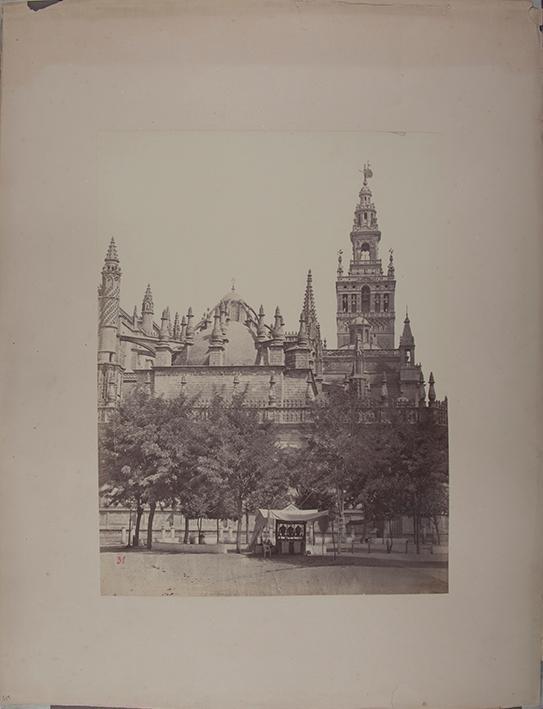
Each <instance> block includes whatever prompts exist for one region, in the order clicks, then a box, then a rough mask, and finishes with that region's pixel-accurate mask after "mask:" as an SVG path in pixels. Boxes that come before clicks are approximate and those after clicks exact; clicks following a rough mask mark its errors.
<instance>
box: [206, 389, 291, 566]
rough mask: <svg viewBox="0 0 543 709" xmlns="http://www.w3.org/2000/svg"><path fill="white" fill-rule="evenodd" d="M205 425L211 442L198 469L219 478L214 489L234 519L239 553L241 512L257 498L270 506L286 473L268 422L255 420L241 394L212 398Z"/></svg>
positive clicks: (281, 488) (283, 485)
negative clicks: (230, 397) (224, 398)
mask: <svg viewBox="0 0 543 709" xmlns="http://www.w3.org/2000/svg"><path fill="white" fill-rule="evenodd" d="M206 424H207V426H208V427H209V433H210V434H211V437H212V439H213V445H212V446H211V448H210V450H209V452H208V454H207V455H205V456H202V458H201V459H200V461H199V466H198V468H199V470H200V472H201V474H203V475H205V476H207V477H208V479H212V480H215V481H220V482H218V484H217V489H218V490H219V491H221V494H222V495H224V496H225V498H224V499H225V500H227V501H228V503H227V507H229V508H232V509H233V510H234V514H233V517H234V518H235V519H236V520H237V533H236V549H237V551H238V552H239V551H240V550H241V530H242V520H243V514H244V512H245V511H247V510H249V509H250V508H251V507H252V505H254V504H255V503H256V501H257V500H258V501H260V502H261V503H262V504H266V503H267V504H270V505H271V504H272V501H273V500H274V499H275V498H276V497H277V496H278V495H280V494H281V493H283V492H286V490H287V485H288V481H287V479H286V475H282V474H281V473H280V465H279V460H280V453H279V450H278V448H277V446H276V440H277V438H276V434H275V431H274V428H273V426H272V425H271V424H270V423H267V422H265V423H259V422H258V420H257V418H256V416H255V415H254V412H252V411H251V410H250V409H249V408H248V407H246V406H245V397H244V395H243V394H240V395H238V396H235V397H234V398H233V400H232V401H231V402H225V401H224V400H223V399H222V398H221V397H220V396H217V397H215V399H214V401H213V402H212V404H211V407H210V409H209V412H208V417H207V421H206Z"/></svg>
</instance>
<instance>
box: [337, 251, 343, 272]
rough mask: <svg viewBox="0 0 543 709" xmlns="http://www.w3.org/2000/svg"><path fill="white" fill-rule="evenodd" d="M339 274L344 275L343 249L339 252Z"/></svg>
mask: <svg viewBox="0 0 543 709" xmlns="http://www.w3.org/2000/svg"><path fill="white" fill-rule="evenodd" d="M337 275H338V276H342V275H343V249H340V250H339V251H338V252H337Z"/></svg>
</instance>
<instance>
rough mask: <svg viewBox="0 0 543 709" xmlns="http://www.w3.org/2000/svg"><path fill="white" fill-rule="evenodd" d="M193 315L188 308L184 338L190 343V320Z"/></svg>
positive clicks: (191, 334) (192, 333) (192, 334)
mask: <svg viewBox="0 0 543 709" xmlns="http://www.w3.org/2000/svg"><path fill="white" fill-rule="evenodd" d="M193 318H194V315H193V314H192V306H189V309H188V311H187V329H186V330H185V338H186V339H187V340H189V341H191V342H192V340H194V328H193V326H192V319H193Z"/></svg>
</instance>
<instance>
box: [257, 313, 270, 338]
mask: <svg viewBox="0 0 543 709" xmlns="http://www.w3.org/2000/svg"><path fill="white" fill-rule="evenodd" d="M264 317H265V314H264V306H263V305H261V306H260V309H259V311H258V323H257V328H256V339H257V340H258V341H259V342H265V341H266V340H267V339H268V333H267V332H266V325H265V324H264Z"/></svg>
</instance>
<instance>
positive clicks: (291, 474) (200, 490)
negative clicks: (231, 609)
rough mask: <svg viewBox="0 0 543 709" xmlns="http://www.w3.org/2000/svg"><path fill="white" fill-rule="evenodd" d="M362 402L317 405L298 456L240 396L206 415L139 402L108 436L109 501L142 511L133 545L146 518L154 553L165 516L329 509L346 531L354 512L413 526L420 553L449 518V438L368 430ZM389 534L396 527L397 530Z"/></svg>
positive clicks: (340, 394) (186, 402)
mask: <svg viewBox="0 0 543 709" xmlns="http://www.w3.org/2000/svg"><path fill="white" fill-rule="evenodd" d="M362 408H363V402H362V401H360V399H358V398H357V397H356V396H354V395H352V394H351V393H350V392H345V391H343V390H338V391H333V392H331V393H330V395H329V396H327V397H326V399H325V400H324V401H320V402H318V403H316V404H315V405H314V411H313V417H312V418H313V423H312V425H311V426H310V428H309V429H308V430H307V435H306V439H305V444H304V445H303V446H302V447H300V448H299V449H288V448H287V449H285V448H281V447H279V446H278V445H277V440H278V431H277V430H276V428H275V427H274V425H273V424H271V423H266V422H265V423H259V422H258V420H257V417H256V415H255V412H254V411H252V410H251V409H249V408H248V407H246V406H245V402H244V396H243V394H239V395H238V396H236V397H234V399H233V400H232V401H229V402H226V401H225V400H224V399H223V398H221V396H219V395H217V396H216V397H215V398H214V399H213V400H212V402H211V404H210V406H209V407H208V408H206V409H205V410H203V409H200V408H198V406H197V401H196V400H195V399H192V400H191V399H188V398H186V397H184V396H179V397H177V398H175V399H169V400H168V399H164V398H160V397H159V398H156V397H150V396H149V395H148V394H146V393H144V392H142V391H136V392H134V393H133V394H132V395H131V396H129V397H127V399H126V400H125V401H124V403H123V404H122V406H121V407H120V409H119V411H118V412H117V413H116V414H115V415H114V417H113V418H112V420H111V421H110V422H108V423H107V424H106V425H104V426H103V428H102V429H101V431H100V458H101V460H100V463H101V471H102V476H103V485H102V487H101V492H102V495H103V496H104V497H105V498H106V499H107V501H108V502H109V503H111V504H123V505H127V506H129V507H130V508H131V509H133V510H134V511H135V531H134V544H135V545H139V538H140V527H141V519H142V515H143V512H144V510H145V509H147V510H148V512H149V520H148V524H147V546H148V548H151V545H152V528H153V517H154V514H155V511H156V509H157V506H164V507H172V508H174V509H177V510H179V511H180V512H181V513H182V514H183V516H184V518H185V541H188V535H189V524H190V520H199V521H201V520H202V518H212V519H216V520H217V535H218V525H219V520H221V519H233V520H236V521H237V535H236V545H237V548H238V551H239V549H240V546H241V534H242V523H243V519H244V518H245V519H246V528H247V527H248V515H249V513H251V512H253V511H255V510H256V509H257V508H258V507H270V508H273V507H281V506H283V505H284V504H286V503H287V502H288V501H289V500H292V501H294V502H295V503H296V504H298V505H299V506H300V507H306V508H313V507H318V508H319V509H329V510H332V511H333V512H335V514H336V515H337V516H338V517H339V518H340V519H342V512H343V509H344V507H345V506H348V507H353V508H357V509H359V510H360V511H361V513H362V514H363V516H364V518H365V519H366V520H367V521H368V522H370V521H374V520H385V521H386V520H389V521H390V520H392V519H394V518H397V517H398V516H400V515H409V516H411V517H412V519H413V526H414V532H415V542H416V544H417V549H418V548H419V539H420V525H421V520H422V519H423V518H428V519H433V520H435V521H436V532H437V534H438V535H439V529H438V526H437V518H438V517H439V516H440V515H443V514H447V500H448V485H447V483H448V450H447V429H446V427H443V426H438V425H435V424H433V423H432V422H430V421H428V422H420V423H417V424H407V423H403V422H402V421H401V420H400V419H397V420H394V419H393V420H392V421H391V423H388V424H362V423H360V421H361V414H362ZM389 528H390V525H389Z"/></svg>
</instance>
